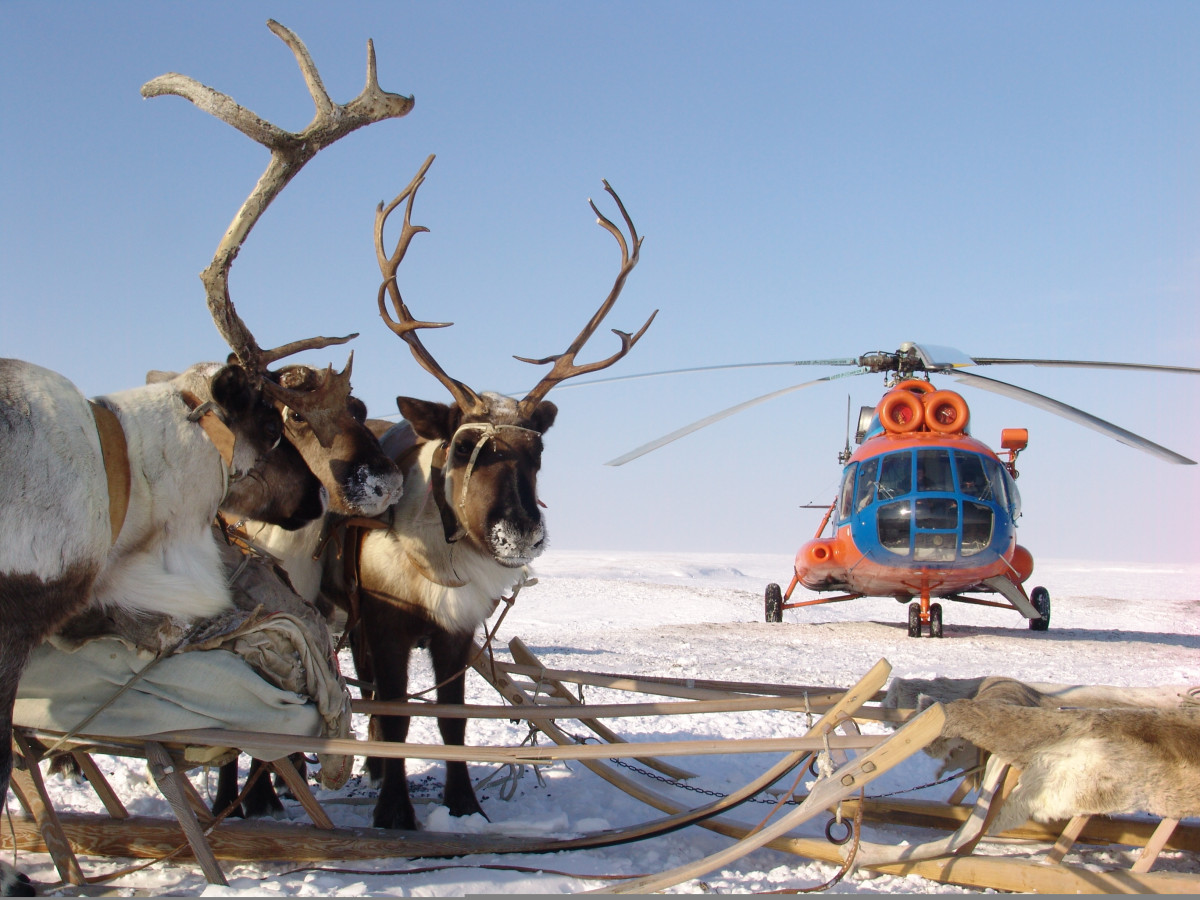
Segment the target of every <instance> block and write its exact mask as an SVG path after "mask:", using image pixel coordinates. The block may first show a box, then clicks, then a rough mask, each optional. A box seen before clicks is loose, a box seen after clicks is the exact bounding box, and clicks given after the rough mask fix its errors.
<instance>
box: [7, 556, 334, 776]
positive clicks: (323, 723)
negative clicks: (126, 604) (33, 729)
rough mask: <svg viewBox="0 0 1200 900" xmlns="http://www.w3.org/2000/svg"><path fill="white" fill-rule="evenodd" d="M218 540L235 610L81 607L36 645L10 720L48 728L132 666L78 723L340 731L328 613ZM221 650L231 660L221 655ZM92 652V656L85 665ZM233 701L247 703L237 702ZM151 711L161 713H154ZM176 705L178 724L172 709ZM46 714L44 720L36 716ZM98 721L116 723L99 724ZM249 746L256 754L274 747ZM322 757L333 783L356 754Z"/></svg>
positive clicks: (152, 728) (268, 568)
mask: <svg viewBox="0 0 1200 900" xmlns="http://www.w3.org/2000/svg"><path fill="white" fill-rule="evenodd" d="M219 543H220V550H221V554H222V560H223V562H224V564H225V567H226V570H227V571H228V573H229V576H230V580H231V584H230V588H231V593H232V595H233V600H234V604H235V607H234V609H232V610H230V611H229V612H226V613H222V614H220V615H218V616H215V617H213V618H210V619H205V620H202V621H200V622H198V623H190V622H184V621H181V620H179V619H174V618H171V617H169V616H163V615H144V614H143V615H135V614H131V613H128V612H125V611H123V610H120V609H116V610H97V609H89V610H87V611H85V612H84V613H82V614H80V615H78V616H76V617H75V618H74V619H71V620H70V621H68V622H67V623H66V625H64V627H63V628H61V629H60V630H59V632H58V633H57V634H55V635H52V636H51V637H50V638H48V639H47V641H46V642H45V643H44V644H43V645H42V646H41V647H40V648H38V650H37V651H36V653H35V658H34V662H33V664H31V667H30V670H29V671H28V672H27V673H26V675H27V677H26V678H23V679H22V683H21V692H20V693H19V694H18V701H17V721H18V722H19V723H20V724H34V725H41V726H42V727H49V728H51V729H52V730H63V729H65V728H70V727H73V726H74V725H75V724H77V723H78V722H80V721H82V720H83V719H84V718H85V717H86V716H87V715H88V714H89V713H90V712H92V711H93V710H95V709H96V708H97V707H98V706H100V705H103V701H104V700H107V699H108V698H110V697H112V696H114V695H115V694H116V693H117V691H118V690H119V688H120V685H121V684H123V683H124V682H125V681H127V680H128V679H129V678H130V676H131V675H132V673H133V672H136V671H138V670H141V669H143V668H145V669H146V671H147V672H148V674H147V675H146V676H145V677H144V678H143V679H142V680H140V681H138V682H137V683H136V684H135V685H134V686H133V687H132V688H131V689H130V690H129V691H128V692H127V693H126V694H125V695H124V696H122V697H121V698H120V700H119V702H117V703H114V704H113V705H112V706H111V707H108V708H106V709H104V710H103V712H102V713H101V714H100V715H99V716H97V717H96V719H95V720H94V721H93V722H91V723H90V724H89V725H88V727H87V728H85V729H83V733H93V734H105V735H111V736H123V735H124V734H125V732H126V731H130V729H132V731H131V732H130V733H134V734H136V733H154V732H156V731H169V730H177V729H178V728H180V727H192V728H195V727H226V728H234V729H239V730H252V731H263V730H272V729H277V730H279V731H280V732H282V733H304V734H312V735H314V736H321V737H348V736H349V735H350V695H349V692H348V690H347V688H346V683H345V680H344V679H343V678H342V676H341V674H340V672H338V670H337V666H336V657H335V655H334V648H333V645H332V641H331V639H330V635H329V629H328V626H327V625H326V622H325V619H324V618H323V617H322V616H321V615H320V613H318V612H317V610H316V609H315V608H314V607H313V606H312V605H311V604H309V603H307V602H306V601H304V600H303V599H301V598H300V597H299V596H298V595H297V594H296V593H295V592H294V591H293V590H292V588H291V585H290V584H289V583H288V582H287V579H286V575H284V574H283V573H282V571H281V570H279V569H278V568H276V567H275V566H273V565H271V564H270V563H269V562H267V561H265V560H263V559H261V558H258V557H251V556H243V554H242V553H241V552H240V551H239V550H237V549H236V548H235V547H232V546H229V545H227V544H226V543H225V542H224V540H220V542H219ZM88 648H101V649H100V650H95V649H91V650H89V649H88ZM206 651H223V653H218V654H210V653H208V652H206ZM228 654H232V655H233V656H234V657H237V660H238V661H240V663H239V662H237V661H234V663H233V664H231V663H230V662H226V661H224V658H225V657H227V655H228ZM110 657H111V659H112V662H111V663H109V662H108V660H109V659H110ZM156 658H160V659H159V661H156ZM96 660H99V661H100V662H99V663H97V664H96V665H95V666H93V665H92V663H93V662H95V661H96ZM151 666H153V668H151ZM82 671H93V672H94V674H95V675H96V676H97V678H98V681H97V683H96V684H91V685H87V684H84V685H81V684H79V681H78V677H79V673H80V672H82ZM55 673H59V676H61V677H56V675H55ZM66 673H71V674H70V675H68V674H66ZM189 673H191V674H189ZM209 678H221V679H224V680H223V681H222V687H221V688H216V687H215V686H214V685H213V684H209V683H204V682H206V680H207V679H209ZM256 681H260V682H265V683H266V684H265V685H259V684H254V683H253V682H256ZM114 682H115V683H114ZM246 682H251V683H250V684H246ZM56 684H63V685H67V686H68V687H69V688H70V696H63V695H62V694H61V692H58V691H57V689H56V688H55V685H56ZM95 698H103V700H100V701H99V702H95ZM206 701H208V702H206ZM239 703H245V704H246V705H247V709H246V710H244V711H242V710H238V709H236V707H237V706H238V704H239ZM173 707H178V710H176V709H175V708H173ZM156 714H160V715H165V716H166V717H167V718H166V719H164V720H159V721H155V720H154V717H155V715H156ZM177 714H178V716H180V717H183V718H182V719H181V721H182V722H183V723H184V724H183V725H180V724H178V723H177V722H176V720H175V719H174V718H173V717H175V716H176V715H177ZM189 716H190V717H192V718H198V719H199V720H198V721H194V722H193V721H192V720H191V719H190V718H187V717H189ZM258 716H261V717H262V718H261V720H256V717H258ZM46 717H49V722H42V721H41V720H42V719H45V718H46ZM203 717H206V718H208V719H210V720H211V721H207V722H206V721H203ZM27 720H31V721H27ZM68 720H69V721H68ZM63 722H65V723H66V724H61V723H63ZM106 723H107V725H108V727H110V728H114V729H117V730H114V731H106V730H103V729H104V727H105V726H106ZM56 726H57V727H56ZM241 749H244V750H249V749H251V748H241ZM258 752H259V754H261V757H262V758H264V759H271V758H273V757H275V756H278V755H279V754H278V753H271V752H269V751H258ZM225 755H228V754H225ZM320 759H321V782H322V784H323V785H325V786H326V787H328V788H331V789H336V788H338V787H341V786H342V784H344V783H345V781H346V780H347V778H348V777H349V775H350V769H351V767H352V764H353V759H352V758H347V757H341V756H328V755H322V756H321V757H320ZM193 761H195V762H209V760H208V759H200V758H197V759H195V760H193Z"/></svg>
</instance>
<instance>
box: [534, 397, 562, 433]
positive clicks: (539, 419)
mask: <svg viewBox="0 0 1200 900" xmlns="http://www.w3.org/2000/svg"><path fill="white" fill-rule="evenodd" d="M556 418H558V407H557V406H555V405H554V404H553V403H551V402H550V401H549V400H543V401H542V402H541V403H539V404H538V405H537V409H535V410H534V411H533V415H531V416H530V417H529V424H530V425H531V426H532V427H533V430H534V431H537V432H540V433H541V434H545V433H546V432H547V431H549V430H550V426H551V425H553V424H554V420H555V419H556Z"/></svg>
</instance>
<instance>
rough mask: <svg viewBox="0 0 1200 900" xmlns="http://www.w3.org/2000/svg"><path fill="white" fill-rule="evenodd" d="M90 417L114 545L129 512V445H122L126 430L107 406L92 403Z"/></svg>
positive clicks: (130, 480)
mask: <svg viewBox="0 0 1200 900" xmlns="http://www.w3.org/2000/svg"><path fill="white" fill-rule="evenodd" d="M88 403H89V404H90V405H91V407H92V416H93V418H95V420H96V433H97V434H99V435H100V455H101V457H102V458H103V459H104V477H105V479H106V480H107V482H108V520H109V526H110V527H111V529H112V539H113V543H114V544H115V543H116V542H117V538H118V537H119V536H120V534H121V528H122V527H123V526H124V525H125V514H126V513H127V512H128V511H129V494H130V491H131V490H132V485H133V477H132V474H131V470H130V468H129V445H128V444H127V443H126V441H125V429H123V428H122V427H121V420H120V419H118V418H117V415H116V413H114V412H113V411H112V410H111V409H109V408H108V407H107V406H101V405H100V404H99V403H97V402H96V401H94V400H89V401H88Z"/></svg>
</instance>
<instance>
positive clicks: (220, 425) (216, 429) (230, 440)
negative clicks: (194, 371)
mask: <svg viewBox="0 0 1200 900" xmlns="http://www.w3.org/2000/svg"><path fill="white" fill-rule="evenodd" d="M179 396H180V397H181V398H183V402H184V403H185V404H187V408H188V409H190V410H191V411H192V414H191V415H190V416H188V418H189V419H191V420H192V421H193V422H197V423H198V424H199V425H200V427H201V428H203V429H204V433H205V434H206V435H207V436H208V439H209V441H211V442H212V445H213V446H214V447H216V448H217V452H218V453H220V454H221V459H223V460H224V461H225V468H226V469H229V470H230V471H232V470H233V444H234V440H235V438H234V435H233V432H232V431H230V430H229V426H227V425H226V424H225V423H224V422H222V421H221V417H220V416H218V415H217V412H216V410H215V409H214V408H213V405H212V403H211V402H208V403H201V402H200V398H199V397H197V396H196V395H195V394H193V393H192V392H191V391H186V390H185V391H180V392H179Z"/></svg>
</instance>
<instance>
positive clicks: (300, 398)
mask: <svg viewBox="0 0 1200 900" xmlns="http://www.w3.org/2000/svg"><path fill="white" fill-rule="evenodd" d="M268 25H269V27H270V28H271V30H272V31H273V32H274V33H275V34H276V35H278V36H279V37H280V38H281V39H282V40H284V42H285V43H286V44H287V45H288V46H289V47H290V48H291V49H292V52H293V54H294V55H295V57H296V59H297V61H298V62H299V64H300V67H301V70H302V73H303V75H304V77H305V80H306V82H307V84H308V86H309V91H310V93H311V94H312V96H313V99H314V102H315V103H316V107H317V114H316V116H315V118H314V120H313V122H312V123H311V124H310V125H309V127H308V128H307V129H306V130H305V131H304V132H301V133H300V134H291V133H289V132H285V131H283V130H281V129H279V128H276V127H275V126H273V125H271V124H270V123H268V122H265V121H264V120H262V119H260V118H259V117H257V116H255V115H254V114H253V113H252V112H250V111H249V110H246V109H244V108H242V107H240V106H238V105H237V104H236V103H234V101H233V100H232V99H230V98H229V97H227V96H225V95H224V94H220V93H218V92H216V91H213V90H212V89H211V88H208V87H206V86H204V85H201V84H199V83H198V82H195V81H193V80H192V79H190V78H187V77H186V76H181V75H176V74H168V75H164V76H161V77H160V78H156V79H154V80H152V81H150V82H148V83H147V84H146V85H144V86H143V88H142V93H143V95H144V96H146V97H154V96H160V95H163V94H177V95H179V96H182V97H185V98H186V99H188V100H191V101H192V102H193V103H195V104H196V105H197V106H199V107H200V108H201V109H205V110H207V111H209V112H211V113H212V114H213V115H215V116H216V117H217V118H219V119H221V120H222V121H225V122H227V123H228V124H231V125H233V126H234V127H236V128H238V129H239V130H240V131H242V132H244V133H246V134H248V135H249V136H251V137H252V138H254V139H255V140H257V141H259V142H260V143H263V144H264V145H265V146H267V147H268V149H269V150H270V151H271V160H270V163H269V164H268V166H267V170H266V172H264V174H263V176H262V177H261V178H260V179H259V182H258V184H257V185H256V186H255V188H254V190H253V191H252V192H251V194H250V196H249V197H248V198H247V200H246V202H245V203H244V204H243V206H242V208H241V209H240V210H239V211H238V214H237V215H236V216H235V218H234V220H233V223H232V225H231V226H230V228H229V230H228V231H227V232H226V234H225V236H224V237H223V238H222V240H221V242H220V243H219V244H218V248H217V252H216V254H215V256H214V258H213V261H212V263H211V265H210V266H209V267H208V268H207V269H205V271H204V272H203V273H202V274H201V279H202V281H203V283H204V285H205V289H206V299H207V303H208V306H209V310H210V312H211V313H212V316H213V319H214V321H215V323H216V325H217V330H218V332H220V334H221V336H222V337H223V338H224V339H225V341H226V343H228V345H229V346H230V348H231V350H232V351H233V358H234V359H235V360H236V362H231V363H229V364H227V365H224V366H221V365H218V364H201V365H199V366H194V367H192V368H191V369H189V370H187V371H186V372H184V373H183V374H181V375H178V376H175V377H172V378H167V379H159V380H155V381H154V382H153V383H150V384H147V385H144V386H142V387H138V388H134V389H132V390H128V391H122V392H119V393H115V394H110V395H108V396H105V397H100V398H97V399H96V400H95V401H88V400H87V399H86V398H84V397H83V395H82V394H81V393H80V392H79V391H78V389H76V388H75V386H74V385H73V384H71V382H70V381H69V380H67V379H66V378H64V377H63V376H61V375H58V374H56V373H54V372H50V371H49V370H46V369H44V368H41V367H39V366H36V365H34V364H32V363H27V362H22V361H20V360H0V648H3V649H2V654H3V655H2V656H0V796H3V795H5V794H6V793H7V790H8V783H9V776H10V774H11V768H12V752H11V745H12V708H13V700H14V697H15V694H16V689H17V683H18V681H19V679H20V675H21V672H22V671H23V669H24V667H25V665H26V663H27V661H28V657H29V653H30V652H31V650H32V649H33V647H35V646H36V645H37V644H38V643H39V642H40V641H41V640H43V639H44V638H45V637H46V636H47V635H49V634H51V633H53V632H54V631H55V629H56V628H58V627H59V626H60V625H61V624H62V623H63V622H64V621H66V620H67V619H68V618H70V617H71V616H72V615H73V614H75V613H78V612H79V611H80V610H82V609H84V608H85V607H87V606H88V605H89V604H93V605H96V606H99V607H120V608H124V609H128V610H132V611H143V612H153V613H164V614H167V615H171V616H178V617H183V618H190V617H203V616H210V615H213V614H215V613H217V612H220V611H221V610H223V609H225V608H226V607H227V606H228V605H229V602H230V600H229V593H228V589H227V587H226V583H225V572H224V568H223V566H222V564H221V560H220V557H219V555H218V550H217V545H216V544H215V542H214V536H213V533H212V530H211V528H210V526H211V524H212V522H213V518H214V516H215V514H216V512H217V510H218V508H219V507H220V508H223V509H224V510H225V511H227V512H228V513H230V514H233V515H238V516H252V517H256V518H260V519H267V520H269V521H274V522H278V523H280V524H281V525H285V526H291V527H296V526H297V525H300V524H302V523H303V522H304V521H307V520H309V519H311V518H312V517H313V516H314V515H320V514H321V512H322V510H323V508H324V505H325V503H324V498H325V496H326V495H327V496H328V499H329V501H330V505H331V506H332V507H333V508H334V509H337V510H340V511H344V512H348V513H356V514H365V515H371V514H375V513H378V512H381V511H382V510H383V509H385V508H386V507H387V506H388V505H389V504H390V503H391V502H392V501H393V500H394V499H395V498H396V497H397V496H398V495H399V493H400V488H401V483H402V481H401V475H400V473H399V472H398V471H397V469H396V467H395V465H394V463H392V462H391V460H389V459H387V458H386V456H384V455H383V454H382V452H381V450H380V449H379V446H378V444H377V442H376V441H375V440H374V437H373V435H372V434H371V433H370V432H369V431H368V430H367V429H366V428H365V426H364V425H363V423H362V421H361V412H362V411H361V406H360V405H359V406H356V405H355V404H356V402H357V401H353V399H352V398H351V396H350V383H349V380H350V371H351V364H350V363H348V364H347V366H346V367H345V369H344V370H343V371H342V372H341V373H338V374H335V373H334V372H333V369H332V367H330V368H329V369H328V370H327V371H325V372H324V373H320V372H316V371H315V370H312V369H310V368H308V367H304V366H299V367H297V366H289V367H286V368H284V369H283V370H281V371H279V372H271V371H269V369H268V367H269V366H270V365H271V364H273V363H276V362H278V361H279V360H281V359H283V358H285V357H287V356H290V355H292V354H294V353H296V352H299V351H301V350H306V349H321V348H324V347H328V346H330V345H333V344H342V343H345V342H346V341H348V340H350V339H351V338H352V337H354V335H349V336H347V337H342V338H327V337H316V338H308V339H305V340H301V341H296V342H293V343H291V344H288V345H286V346H283V347H279V348H276V349H274V350H263V349H261V348H260V347H259V345H258V344H257V342H256V341H255V339H254V337H253V335H252V334H251V332H250V330H249V329H248V328H247V327H246V325H245V323H244V322H243V321H242V320H241V318H240V317H239V316H238V314H237V312H236V310H235V309H234V306H233V302H232V300H231V299H230V296H229V289H228V276H229V268H230V266H231V265H232V262H233V259H234V257H235V256H236V255H237V253H238V251H239V249H240V247H241V244H242V243H243V241H244V240H245V238H246V236H247V235H248V234H249V232H250V230H251V228H252V227H253V225H254V224H255V222H256V221H257V220H258V218H259V216H260V215H261V214H262V212H263V211H264V210H265V209H266V207H267V205H268V204H269V203H270V202H271V200H272V199H273V198H274V197H275V196H276V195H277V194H278V193H279V191H280V190H282V188H283V187H284V186H286V184H287V183H288V182H289V181H290V180H291V178H292V177H294V175H295V174H296V172H297V171H298V170H299V168H300V167H301V166H303V165H304V163H305V162H307V160H308V159H311V157H312V156H313V155H314V154H315V153H316V152H317V151H319V150H320V149H321V148H322V147H324V146H327V145H328V144H330V143H332V142H333V141H335V140H337V139H338V138H340V137H342V136H344V135H346V134H348V133H350V132H351V131H354V130H355V129H357V128H359V127H362V126H363V125H366V124H370V123H371V122H376V121H381V120H383V119H387V118H394V117H398V116H403V115H405V114H407V113H408V111H409V110H410V109H411V108H412V105H413V101H412V98H410V97H403V96H400V95H396V94H389V93H385V92H383V91H381V90H380V88H379V86H378V83H377V78H376V74H375V57H374V49H373V47H372V46H371V45H370V43H368V62H367V85H366V87H364V89H363V91H362V93H361V94H360V95H359V97H357V98H356V99H355V100H353V101H351V102H350V103H349V104H347V105H345V106H335V105H334V104H332V103H331V102H330V101H329V98H328V96H327V95H326V94H325V91H324V88H323V86H322V84H321V80H320V77H319V75H318V73H317V70H316V67H315V65H314V64H313V62H312V60H311V58H310V57H309V55H308V51H307V49H306V48H305V47H304V45H303V44H302V43H301V42H300V41H299V39H298V38H296V36H295V35H294V34H292V32H290V31H289V30H288V29H286V28H284V27H283V26H281V25H279V24H278V23H276V22H273V21H271V22H268ZM285 436H286V438H287V445H286V446H284V444H283V443H282V442H281V438H283V437H285ZM31 890H32V889H31V888H30V886H29V884H28V880H27V879H25V878H24V877H23V876H21V875H19V873H16V872H15V870H12V869H11V868H10V867H8V866H7V864H0V891H2V892H3V893H5V894H10V893H18V894H19V893H25V892H28V891H31Z"/></svg>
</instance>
